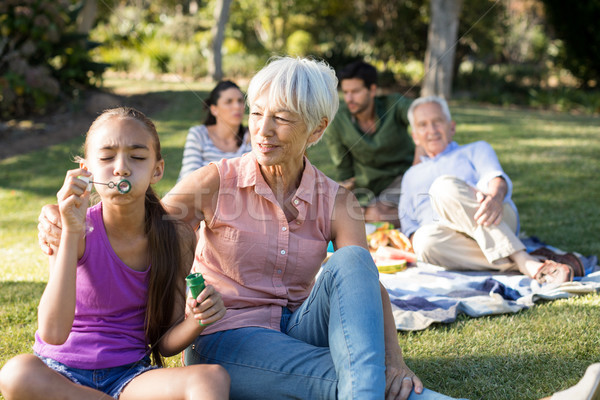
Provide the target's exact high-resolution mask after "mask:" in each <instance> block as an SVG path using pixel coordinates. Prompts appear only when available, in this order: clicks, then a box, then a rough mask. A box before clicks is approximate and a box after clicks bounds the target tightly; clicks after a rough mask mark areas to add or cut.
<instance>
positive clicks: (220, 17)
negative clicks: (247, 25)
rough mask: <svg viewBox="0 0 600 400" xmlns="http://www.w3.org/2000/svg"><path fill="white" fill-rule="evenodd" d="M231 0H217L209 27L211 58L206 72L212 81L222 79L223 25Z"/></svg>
mask: <svg viewBox="0 0 600 400" xmlns="http://www.w3.org/2000/svg"><path fill="white" fill-rule="evenodd" d="M230 6H231V0H217V2H216V5H215V13H214V16H215V21H216V23H215V24H214V25H213V27H212V29H211V34H212V52H211V55H212V59H211V60H210V61H209V63H208V74H209V75H210V76H211V77H212V79H213V80H214V81H220V80H221V79H223V62H222V60H223V58H222V53H221V49H222V47H223V40H224V39H225V26H226V25H227V21H228V20H229V7H230Z"/></svg>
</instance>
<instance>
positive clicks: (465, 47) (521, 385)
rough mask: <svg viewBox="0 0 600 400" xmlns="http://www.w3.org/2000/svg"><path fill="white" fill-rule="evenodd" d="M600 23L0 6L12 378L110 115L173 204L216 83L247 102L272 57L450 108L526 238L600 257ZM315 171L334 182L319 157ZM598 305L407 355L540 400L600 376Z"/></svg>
mask: <svg viewBox="0 0 600 400" xmlns="http://www.w3.org/2000/svg"><path fill="white" fill-rule="evenodd" d="M599 16H600V1H596V0H590V1H585V2H562V1H551V0H544V1H537V0H519V1H517V0H510V1H509V0H497V1H489V0H462V1H458V0H452V1H450V0H447V1H444V0H431V1H426V0H424V1H409V0H371V1H368V0H344V1H341V0H320V1H317V0H303V1H291V0H272V1H266V0H234V1H227V0H219V1H217V0H209V1H189V0H188V1H173V0H160V1H143V0H135V1H115V0H110V1H109V0H97V1H92V0H88V1H86V2H76V1H71V0H59V1H54V2H48V1H45V0H18V1H17V0H5V1H2V2H1V3H0V90H1V91H0V159H1V160H0V211H1V212H0V332H1V339H0V366H1V365H3V364H4V363H5V362H6V361H7V360H8V359H9V358H10V357H12V356H14V355H16V354H18V353H22V352H30V351H31V344H32V340H33V333H34V331H35V326H36V309H37V303H38V300H39V296H40V294H41V291H42V290H43V288H44V284H45V281H46V279H47V266H46V260H45V257H44V256H43V255H42V254H41V253H40V251H39V249H38V246H37V230H36V225H37V221H36V220H37V215H38V213H39V209H40V208H41V206H42V205H43V204H46V203H50V202H54V201H55V197H54V196H55V193H56V191H57V190H58V188H59V187H60V186H61V184H62V180H63V179H64V173H65V171H66V170H67V169H70V168H73V166H74V164H72V162H71V161H72V159H73V156H74V155H75V154H78V152H79V147H80V145H81V143H82V140H83V139H82V135H83V134H84V133H85V131H86V130H87V127H88V126H89V124H90V123H91V121H93V119H94V118H95V116H96V115H97V113H98V112H99V111H101V109H102V108H103V107H105V106H110V105H114V103H118V104H126V105H134V106H136V107H138V108H140V109H141V110H142V111H144V112H146V113H148V114H149V115H150V116H151V117H152V118H153V119H154V120H155V122H156V123H157V127H158V130H159V133H160V134H161V141H162V143H163V147H164V153H165V154H164V155H165V159H166V163H167V171H166V172H167V173H166V176H165V178H164V179H163V181H162V182H161V183H160V184H159V185H158V186H157V190H158V191H159V192H160V193H165V192H166V191H167V190H168V189H169V188H170V187H172V186H173V184H174V182H175V180H176V176H177V172H178V170H179V167H180V164H181V155H182V148H183V143H184V141H185V135H186V133H187V129H188V128H189V127H190V126H192V125H195V124H198V123H200V121H201V120H202V117H203V110H202V99H203V98H205V97H206V95H207V92H208V90H210V88H211V87H212V86H213V81H214V79H218V78H221V77H225V78H229V79H234V80H236V81H237V82H239V83H240V84H241V85H242V86H243V87H245V85H246V84H247V82H248V79H249V78H250V77H251V76H252V74H253V73H254V72H256V71H257V70H258V69H260V68H261V67H262V66H263V65H264V63H265V62H266V61H267V60H268V59H269V57H271V56H272V55H282V54H291V55H299V56H307V55H310V56H314V57H317V58H322V59H325V60H326V61H328V62H330V63H331V64H332V65H333V66H334V67H338V66H340V65H343V64H345V63H346V62H348V61H351V60H353V59H356V58H363V59H365V60H367V61H369V62H371V63H373V64H374V65H376V66H377V68H378V70H379V71H380V73H381V74H380V86H381V88H382V90H383V91H396V92H400V93H402V94H405V95H407V96H409V97H416V96H418V95H419V94H420V93H421V92H422V90H426V88H427V87H429V89H430V90H433V92H436V93H445V94H446V96H447V97H449V98H450V99H451V103H450V105H451V111H452V112H453V116H454V118H455V119H456V121H457V123H458V127H457V136H456V139H457V141H459V143H467V142H472V141H475V140H486V141H488V142H490V143H491V144H492V145H493V147H494V148H495V149H496V151H497V153H498V156H499V158H500V161H501V162H502V164H503V166H504V168H505V170H506V172H507V173H508V175H509V176H511V178H512V179H513V181H514V184H515V187H514V200H515V202H516V204H517V206H518V207H519V210H520V213H521V226H522V229H523V230H524V232H525V233H526V234H528V235H535V236H537V237H539V238H540V239H541V240H543V241H545V242H547V243H549V244H551V245H554V246H557V247H559V248H562V249H565V250H569V251H578V252H580V253H582V254H586V255H590V254H595V255H598V254H600V235H599V234H598V233H597V230H598V229H597V228H598V226H600V224H599V220H600V216H599V214H600V213H598V199H600V183H598V179H597V175H598V172H600V158H599V157H598V154H600V153H599V151H600V144H599V142H598V138H599V135H600V120H599V118H598V113H600V90H599V88H598V82H597V79H598V76H599V75H598V72H600V61H599V59H600V31H598V30H597V29H596V30H595V29H594V27H595V25H596V24H597V21H598V17H599ZM436 21H437V22H436ZM439 21H447V22H448V21H449V22H448V23H442V24H441V25H442V28H444V27H448V26H451V25H452V23H454V24H455V25H456V31H455V32H454V34H453V33H452V32H447V31H443V29H442V31H441V33H440V30H439V29H440V28H439V26H440V22H439ZM436 24H437V25H436ZM436 26H437V29H435V28H436ZM436 35H437V36H436ZM449 35H450V36H449ZM450 37H455V39H453V40H450ZM219 43H220V45H219ZM436 46H437V47H436ZM440 46H442V47H441V48H440ZM449 61H451V62H449ZM448 64H450V67H448ZM444 68H446V69H444ZM448 68H449V69H448ZM444 71H446V73H442V72H444ZM448 71H450V73H448ZM428 80H429V81H428ZM431 81H433V82H431ZM428 85H429V86H428ZM432 88H433V89H432ZM444 91H445V92H444ZM66 139H68V140H66ZM65 140H66V141H65ZM35 149H38V150H35ZM309 157H310V159H311V161H313V162H314V163H315V164H316V165H317V166H319V167H320V168H321V169H322V170H323V171H324V172H325V173H327V174H330V175H331V174H332V172H333V170H332V168H331V164H330V161H329V157H328V154H327V150H326V149H325V147H324V146H323V145H322V144H319V145H317V146H315V147H314V148H311V149H310V151H309ZM599 306H600V297H599V296H598V295H597V294H590V295H585V296H580V297H574V298H571V299H568V300H560V301H554V302H548V303H543V304H540V305H537V306H535V307H534V308H532V309H530V310H526V311H523V312H521V313H518V314H515V315H505V316H495V317H485V318H480V319H476V320H473V319H468V318H466V317H461V318H459V320H458V321H457V322H455V323H453V324H449V325H437V326H434V327H432V328H429V329H428V330H426V331H422V332H399V334H398V339H399V341H400V343H401V345H402V347H403V349H404V352H405V357H406V359H407V362H408V364H409V366H410V367H411V368H413V369H414V371H415V372H416V373H417V374H418V375H419V376H420V377H421V378H422V379H423V380H424V381H425V383H426V385H427V386H428V387H430V388H432V389H434V390H438V391H441V392H444V393H447V394H449V395H452V396H461V397H468V398H471V399H536V398H539V397H541V396H544V395H548V394H550V393H552V392H553V391H556V390H559V389H564V388H566V387H568V386H570V385H572V384H574V383H575V382H576V381H577V380H578V379H579V378H580V377H581V375H582V374H583V372H584V370H585V368H586V367H587V365H589V364H590V363H592V362H598V361H600V343H599V342H600V340H599V339H600V338H599V335H598V332H599V327H600V318H599V317H600V309H599ZM178 361H179V360H178V359H176V358H174V359H171V360H170V365H176V364H177V363H178Z"/></svg>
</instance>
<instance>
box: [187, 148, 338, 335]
mask: <svg viewBox="0 0 600 400" xmlns="http://www.w3.org/2000/svg"><path fill="white" fill-rule="evenodd" d="M216 166H217V168H218V170H219V176H220V179H221V183H220V188H219V195H218V201H217V206H216V210H215V213H214V217H213V219H212V220H211V221H206V226H205V227H204V228H202V229H201V231H200V240H199V242H198V247H197V248H196V257H195V261H194V266H193V271H194V272H201V273H202V274H203V275H204V278H205V279H206V281H207V282H208V283H209V284H211V285H213V286H214V287H215V288H216V289H217V291H219V292H220V293H221V295H222V297H223V301H224V303H225V306H226V307H227V312H226V314H225V317H224V318H223V319H221V320H220V321H217V322H216V323H214V324H212V325H210V326H208V327H207V328H206V329H205V330H204V332H203V334H209V333H214V332H218V331H223V330H228V329H235V328H242V327H249V326H254V327H264V328H270V329H275V330H279V329H280V320H281V313H282V307H287V308H289V309H290V310H292V311H293V310H295V309H297V308H298V307H299V306H300V304H302V302H303V301H304V300H305V299H306V298H307V297H308V295H309V293H310V290H311V289H312V286H313V284H314V281H315V275H316V274H317V272H318V271H319V268H320V266H321V262H322V261H323V259H324V258H325V256H326V253H327V244H328V242H329V240H330V239H331V218H332V213H333V207H334V203H335V197H336V194H337V191H338V188H339V185H338V184H337V183H336V182H334V181H333V180H331V179H329V178H328V177H327V176H326V175H325V174H323V173H322V172H321V171H319V170H318V169H317V168H315V167H314V166H313V165H312V164H311V163H310V162H309V161H308V159H307V158H304V171H303V174H302V180H301V182H300V186H299V187H298V190H297V191H296V193H295V195H294V197H293V198H292V204H293V206H294V207H296V209H297V210H298V217H297V218H296V219H294V220H292V221H289V222H288V220H287V218H286V216H285V214H284V212H283V210H282V209H281V207H280V206H279V204H278V203H277V200H276V199H275V196H274V194H273V192H272V191H271V189H270V187H269V186H268V185H267V183H266V181H265V180H264V178H263V176H262V174H261V172H260V169H259V165H258V162H257V161H256V158H255V157H254V155H253V154H252V153H249V154H246V155H244V156H243V157H240V158H235V159H230V160H226V159H224V160H221V161H219V162H218V163H216Z"/></svg>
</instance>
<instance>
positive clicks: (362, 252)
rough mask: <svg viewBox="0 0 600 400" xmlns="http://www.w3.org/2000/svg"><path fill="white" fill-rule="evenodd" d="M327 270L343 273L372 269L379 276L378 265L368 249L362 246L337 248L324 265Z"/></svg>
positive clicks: (362, 271)
mask: <svg viewBox="0 0 600 400" xmlns="http://www.w3.org/2000/svg"><path fill="white" fill-rule="evenodd" d="M324 269H325V270H329V271H334V272H336V273H342V274H355V273H359V274H360V273H364V271H370V272H371V273H372V274H375V276H376V277H377V278H378V276H379V275H378V272H377V267H376V266H375V263H374V262H373V257H371V254H370V253H369V251H368V250H367V249H365V248H364V247H360V246H345V247H342V248H340V249H338V250H336V251H335V252H334V253H333V255H332V256H331V257H330V258H329V260H328V261H327V263H326V264H325V267H324Z"/></svg>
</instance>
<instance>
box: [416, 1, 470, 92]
mask: <svg viewBox="0 0 600 400" xmlns="http://www.w3.org/2000/svg"><path fill="white" fill-rule="evenodd" d="M462 2H463V0H431V23H430V24H429V33H428V35H427V51H426V53H425V78H424V81H423V87H422V88H421V96H429V95H441V96H443V97H445V98H446V99H448V98H450V94H451V90H452V75H453V71H454V68H453V66H454V53H455V51H456V38H457V32H458V22H459V17H460V12H461V8H462Z"/></svg>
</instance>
